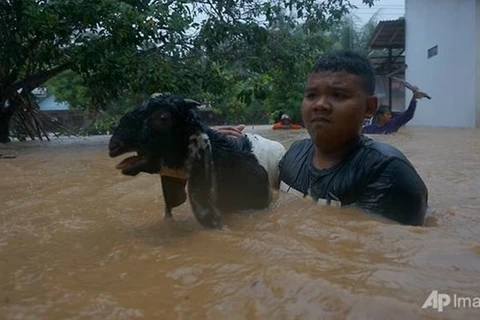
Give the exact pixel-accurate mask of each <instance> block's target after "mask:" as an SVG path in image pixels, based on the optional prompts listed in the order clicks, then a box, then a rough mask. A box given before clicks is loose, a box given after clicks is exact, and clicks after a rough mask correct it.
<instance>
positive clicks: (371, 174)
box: [219, 51, 428, 226]
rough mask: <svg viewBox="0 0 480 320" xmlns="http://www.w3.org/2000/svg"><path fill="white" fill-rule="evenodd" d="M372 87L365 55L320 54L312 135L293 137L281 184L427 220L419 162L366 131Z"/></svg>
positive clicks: (310, 101)
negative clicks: (365, 132)
mask: <svg viewBox="0 0 480 320" xmlns="http://www.w3.org/2000/svg"><path fill="white" fill-rule="evenodd" d="M374 91H375V78H374V72H373V68H372V66H371V64H370V62H369V61H368V60H367V59H366V58H365V57H363V56H361V55H359V54H357V53H355V52H351V51H333V52H330V53H328V54H326V55H324V56H322V57H321V58H320V59H318V60H317V62H316V63H315V65H314V66H313V68H312V70H311V72H310V74H309V75H308V78H307V83H306V88H305V92H304V97H303V101H302V107H301V111H302V117H303V121H304V124H305V127H306V129H307V131H308V133H309V135H310V138H309V139H303V140H299V141H296V142H294V143H293V144H292V145H291V147H290V149H289V150H288V151H287V153H286V154H285V156H284V158H283V159H282V161H281V163H280V179H281V181H282V182H281V184H282V185H281V189H282V190H284V191H287V192H288V191H290V190H291V189H294V190H296V191H297V192H300V193H301V194H303V195H304V196H306V195H309V196H310V197H312V198H313V200H314V201H317V202H318V201H321V202H323V203H325V204H327V205H328V204H331V203H332V202H337V203H339V204H340V205H341V206H352V207H358V208H360V209H361V210H363V211H365V212H367V213H371V214H375V215H380V216H383V217H385V218H387V219H390V220H393V221H396V222H399V223H401V224H405V225H413V226H421V225H423V224H424V221H425V213H426V208H427V202H428V191H427V188H426V186H425V184H424V182H423V181H422V179H421V178H420V176H419V175H418V173H417V172H416V170H415V168H414V167H413V166H412V164H411V163H410V162H409V161H408V160H407V158H406V157H405V156H404V155H403V154H402V153H401V152H400V151H399V150H398V149H396V148H395V147H393V146H390V145H388V144H385V143H382V142H377V141H374V140H371V139H370V138H368V137H366V136H363V135H362V134H361V133H360V131H361V129H362V123H363V120H364V119H365V118H366V117H371V116H372V115H373V114H374V113H375V111H376V109H377V98H376V97H375V96H374ZM219 130H220V131H224V132H225V133H226V134H233V135H235V134H236V133H235V130H234V129H232V128H224V129H219ZM232 130H233V131H232Z"/></svg>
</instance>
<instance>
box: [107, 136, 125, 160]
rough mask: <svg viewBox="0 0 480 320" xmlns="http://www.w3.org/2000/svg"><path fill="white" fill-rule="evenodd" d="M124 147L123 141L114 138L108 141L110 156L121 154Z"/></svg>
mask: <svg viewBox="0 0 480 320" xmlns="http://www.w3.org/2000/svg"><path fill="white" fill-rule="evenodd" d="M122 148H123V142H122V141H119V140H116V139H112V140H110V142H109V143H108V155H109V156H110V158H113V157H116V156H118V155H120V153H121V150H122Z"/></svg>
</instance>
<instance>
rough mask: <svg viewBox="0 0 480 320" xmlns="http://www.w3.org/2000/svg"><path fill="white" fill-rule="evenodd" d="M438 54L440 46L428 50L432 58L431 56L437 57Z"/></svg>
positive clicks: (429, 56) (428, 54)
mask: <svg viewBox="0 0 480 320" xmlns="http://www.w3.org/2000/svg"><path fill="white" fill-rule="evenodd" d="M437 54H438V46H435V47H431V48H430V49H428V51H427V56H428V59H430V58H432V57H435V56H436V55H437Z"/></svg>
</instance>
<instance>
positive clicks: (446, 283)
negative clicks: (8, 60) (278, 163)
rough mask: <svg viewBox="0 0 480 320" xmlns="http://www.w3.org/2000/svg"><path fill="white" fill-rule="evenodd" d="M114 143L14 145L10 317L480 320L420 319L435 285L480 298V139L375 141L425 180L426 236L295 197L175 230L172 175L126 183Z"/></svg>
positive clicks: (423, 136)
mask: <svg viewBox="0 0 480 320" xmlns="http://www.w3.org/2000/svg"><path fill="white" fill-rule="evenodd" d="M249 130H250V131H251V128H249ZM256 130H257V131H258V132H260V133H261V134H263V135H264V136H266V137H270V138H273V139H277V140H279V141H281V142H283V143H284V144H285V145H286V146H288V145H290V144H291V142H292V141H294V140H295V139H297V138H299V137H303V136H305V132H304V131H290V132H286V131H283V132H273V131H271V130H265V129H263V130H260V129H258V128H256ZM108 138H109V137H106V136H103V137H88V138H84V137H79V138H61V139H55V138H54V139H53V140H52V141H51V142H39V141H33V142H32V141H30V142H12V143H11V144H9V145H0V153H1V154H4V155H14V156H16V158H13V159H11V158H10V159H9V158H6V159H0V172H1V175H0V319H22V320H23V319H25V320H27V319H53V320H57V319H137V318H138V319H479V318H480V308H474V306H471V308H453V307H452V305H450V306H448V307H445V309H444V311H443V312H438V311H437V310H433V309H422V308H421V307H422V305H423V303H424V301H425V300H426V299H427V297H428V296H429V294H430V293H431V291H432V290H438V291H439V292H440V293H446V294H450V295H451V296H452V297H453V294H457V296H461V297H469V298H471V299H472V300H473V299H474V298H475V297H478V296H480V130H474V129H449V128H413V127H409V128H405V129H404V130H402V131H401V132H399V133H397V134H394V135H390V136H374V138H375V139H379V140H383V141H388V142H390V143H392V144H393V145H395V146H397V147H398V148H399V149H400V150H402V151H403V152H404V153H405V154H406V155H407V156H408V157H409V159H410V160H411V162H412V163H413V164H414V165H415V166H416V168H417V169H418V171H419V173H420V175H421V176H422V177H423V179H424V181H425V182H426V184H427V186H428V188H429V192H430V206H431V208H430V214H431V217H430V218H429V219H428V225H427V226H426V227H421V228H420V227H408V226H400V225H396V224H392V223H386V222H381V221H378V220H372V218H369V217H366V216H365V215H363V214H361V213H359V212H357V211H347V210H342V209H339V208H325V207H319V206H314V205H312V204H311V203H310V202H309V201H308V200H306V199H303V198H298V197H296V196H294V195H290V194H283V193H282V194H278V195H277V196H276V198H275V201H274V202H273V203H272V205H271V208H269V209H268V210H265V211H260V212H255V213H249V214H231V215H228V216H225V217H224V220H223V221H224V223H225V225H226V227H225V229H224V230H222V231H211V230H205V229H202V228H201V227H200V226H199V224H198V223H197V222H196V221H195V219H194V217H193V215H192V214H191V211H190V207H189V205H188V204H185V205H183V206H181V207H179V208H177V209H176V210H174V217H175V221H173V222H163V221H162V219H161V218H162V215H163V203H162V195H161V186H160V179H159V177H158V176H157V175H147V174H141V175H139V176H137V177H127V176H123V175H121V174H120V172H119V171H117V170H115V168H114V166H115V164H116V163H118V162H119V161H120V160H121V159H120V158H119V159H110V158H109V157H108V152H107V143H108ZM121 158H123V157H121ZM452 303H453V302H452Z"/></svg>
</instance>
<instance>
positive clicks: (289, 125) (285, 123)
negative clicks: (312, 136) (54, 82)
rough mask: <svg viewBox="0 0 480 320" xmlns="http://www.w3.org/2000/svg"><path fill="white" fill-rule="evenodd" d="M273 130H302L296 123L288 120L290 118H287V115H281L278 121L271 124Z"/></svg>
mask: <svg viewBox="0 0 480 320" xmlns="http://www.w3.org/2000/svg"><path fill="white" fill-rule="evenodd" d="M272 129H273V130H281V129H294V130H298V129H302V126H300V125H298V124H296V123H293V121H292V120H291V119H290V117H289V116H288V114H285V113H284V114H283V115H282V117H281V119H280V121H278V122H276V123H274V124H273V127H272Z"/></svg>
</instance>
